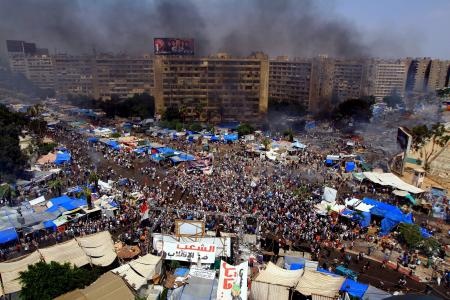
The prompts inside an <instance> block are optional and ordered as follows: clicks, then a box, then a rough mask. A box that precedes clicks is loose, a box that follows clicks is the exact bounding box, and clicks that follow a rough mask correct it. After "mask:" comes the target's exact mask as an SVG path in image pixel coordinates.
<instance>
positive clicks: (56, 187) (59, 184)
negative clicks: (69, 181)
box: [48, 178, 63, 197]
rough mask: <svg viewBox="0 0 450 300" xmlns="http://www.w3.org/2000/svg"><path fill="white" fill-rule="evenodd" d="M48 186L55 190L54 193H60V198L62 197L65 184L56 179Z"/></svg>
mask: <svg viewBox="0 0 450 300" xmlns="http://www.w3.org/2000/svg"><path fill="white" fill-rule="evenodd" d="M48 186H49V187H50V188H51V189H52V190H53V191H58V196H59V197H61V194H62V188H63V183H62V181H61V179H58V178H56V179H54V180H51V181H49V182H48Z"/></svg>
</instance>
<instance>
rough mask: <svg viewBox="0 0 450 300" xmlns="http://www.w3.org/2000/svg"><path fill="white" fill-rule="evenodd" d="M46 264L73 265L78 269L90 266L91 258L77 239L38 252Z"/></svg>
mask: <svg viewBox="0 0 450 300" xmlns="http://www.w3.org/2000/svg"><path fill="white" fill-rule="evenodd" d="M38 251H39V253H41V255H42V257H43V258H44V260H45V261H46V262H51V261H56V262H58V263H61V264H64V263H72V264H74V265H75V266H77V267H82V266H84V265H87V264H89V258H88V256H87V255H86V253H84V251H83V250H82V249H81V247H80V246H79V245H78V243H77V242H76V240H75V239H73V240H70V241H67V242H64V243H60V244H56V245H55V246H52V247H48V248H42V249H39V250H38Z"/></svg>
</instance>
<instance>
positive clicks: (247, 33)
mask: <svg viewBox="0 0 450 300" xmlns="http://www.w3.org/2000/svg"><path fill="white" fill-rule="evenodd" d="M317 3H318V1H312V0H208V1H206V0H165V1H163V0H153V1H152V0H133V1H123V0H99V1H86V0H65V1H64V0H5V1H0V43H2V44H3V43H4V40H6V39H21V40H27V41H32V42H33V41H34V42H36V43H37V44H38V46H40V47H48V48H49V50H50V51H51V52H54V51H55V50H56V51H58V52H68V53H82V52H84V53H89V52H91V51H92V49H93V48H94V47H95V48H96V49H97V50H98V51H106V52H128V53H144V52H151V51H152V39H153V38H154V37H165V36H166V37H192V38H194V39H196V41H197V49H196V50H197V53H198V54H200V55H207V54H211V53H214V52H217V51H223V52H229V53H231V54H234V55H248V54H249V53H251V52H252V51H255V50H257V51H263V52H266V53H268V54H270V55H271V56H275V55H285V54H286V55H289V56H311V55H317V54H328V55H330V56H342V57H354V56H366V55H370V54H371V53H370V52H369V48H368V47H366V46H365V45H363V44H362V43H361V42H360V41H361V40H362V39H361V38H360V37H361V34H360V33H359V32H358V31H357V30H356V29H355V28H354V27H353V26H352V24H351V23H348V22H347V21H346V20H342V19H341V18H338V17H336V16H333V14H332V13H326V12H324V11H323V8H322V10H321V9H319V7H318V5H317ZM327 6H329V3H328V5H327ZM0 45H1V44H0ZM0 49H1V51H2V53H3V54H4V52H5V46H4V44H3V45H2V46H1V47H0Z"/></svg>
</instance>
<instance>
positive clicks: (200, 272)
mask: <svg viewBox="0 0 450 300" xmlns="http://www.w3.org/2000/svg"><path fill="white" fill-rule="evenodd" d="M189 275H191V276H194V277H198V278H203V279H208V280H214V278H216V271H214V270H205V269H200V268H197V267H194V266H192V267H191V269H190V270H189Z"/></svg>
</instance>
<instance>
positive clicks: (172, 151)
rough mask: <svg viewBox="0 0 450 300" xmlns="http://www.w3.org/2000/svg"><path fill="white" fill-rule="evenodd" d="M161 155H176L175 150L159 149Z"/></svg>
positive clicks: (168, 148)
mask: <svg viewBox="0 0 450 300" xmlns="http://www.w3.org/2000/svg"><path fill="white" fill-rule="evenodd" d="M157 150H158V152H159V153H161V154H164V155H172V154H174V153H175V149H172V148H170V147H161V148H158V149H157Z"/></svg>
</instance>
